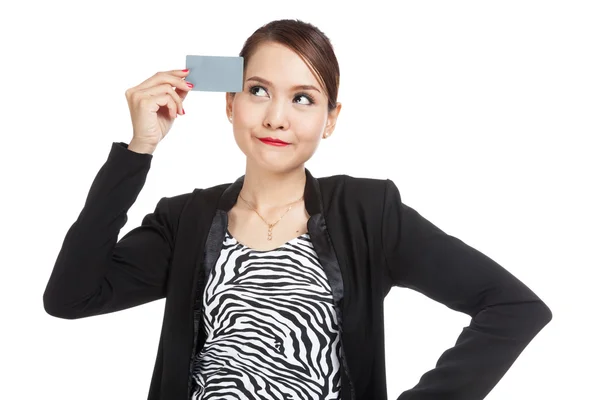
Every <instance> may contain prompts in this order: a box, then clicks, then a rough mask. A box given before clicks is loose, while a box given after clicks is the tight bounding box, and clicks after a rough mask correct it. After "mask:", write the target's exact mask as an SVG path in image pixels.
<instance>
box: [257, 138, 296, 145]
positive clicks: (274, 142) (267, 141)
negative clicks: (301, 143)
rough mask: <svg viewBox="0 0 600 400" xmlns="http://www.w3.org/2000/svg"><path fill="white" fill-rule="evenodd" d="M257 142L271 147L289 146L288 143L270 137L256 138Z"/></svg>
mask: <svg viewBox="0 0 600 400" xmlns="http://www.w3.org/2000/svg"><path fill="white" fill-rule="evenodd" d="M258 140H260V141H261V142H263V143H265V144H270V145H271V146H287V145H289V143H288V142H284V141H283V140H279V139H275V138H272V137H266V138H258Z"/></svg>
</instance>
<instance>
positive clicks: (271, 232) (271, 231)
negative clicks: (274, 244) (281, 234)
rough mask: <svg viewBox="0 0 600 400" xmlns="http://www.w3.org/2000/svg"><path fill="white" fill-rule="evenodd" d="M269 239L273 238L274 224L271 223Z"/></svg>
mask: <svg viewBox="0 0 600 400" xmlns="http://www.w3.org/2000/svg"><path fill="white" fill-rule="evenodd" d="M267 240H273V224H269V234H268V236H267Z"/></svg>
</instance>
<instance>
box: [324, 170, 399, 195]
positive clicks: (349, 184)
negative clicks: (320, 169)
mask: <svg viewBox="0 0 600 400" xmlns="http://www.w3.org/2000/svg"><path fill="white" fill-rule="evenodd" d="M317 180H318V181H319V186H321V187H323V188H325V189H329V188H342V187H343V188H344V190H346V191H352V192H357V193H358V192H363V191H369V190H375V191H380V190H385V187H386V183H387V181H388V179H381V178H366V177H359V176H352V175H347V174H339V175H331V176H324V177H319V178H317Z"/></svg>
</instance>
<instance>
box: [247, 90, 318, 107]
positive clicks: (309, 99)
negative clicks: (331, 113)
mask: <svg viewBox="0 0 600 400" xmlns="http://www.w3.org/2000/svg"><path fill="white" fill-rule="evenodd" d="M255 88H261V89H264V91H265V92H266V91H267V89H266V88H265V87H263V86H260V85H254V86H250V89H249V91H250V92H251V93H252V90H253V89H255ZM299 96H304V97H306V98H307V99H308V101H309V103H310V104H308V105H312V104H314V103H315V99H314V98H313V97H312V96H311V95H309V94H307V93H303V92H300V93H297V94H296V96H295V97H299ZM303 105H307V104H303Z"/></svg>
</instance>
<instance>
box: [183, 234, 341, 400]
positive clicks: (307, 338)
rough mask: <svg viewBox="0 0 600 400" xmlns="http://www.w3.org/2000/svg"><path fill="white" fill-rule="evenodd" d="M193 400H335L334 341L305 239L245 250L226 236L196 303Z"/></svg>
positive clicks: (322, 278) (318, 270) (321, 279)
mask: <svg viewBox="0 0 600 400" xmlns="http://www.w3.org/2000/svg"><path fill="white" fill-rule="evenodd" d="M202 308H203V310H202V311H203V318H204V332H205V333H206V342H205V344H204V346H203V348H202V350H201V351H200V352H199V353H198V355H197V356H196V358H195V360H194V366H193V381H194V389H193V392H192V400H200V399H202V400H209V399H210V400H217V399H218V400H224V399H232V400H233V399H235V400H239V399H269V400H270V399H281V400H292V399H294V400H296V399H302V400H304V399H319V400H338V399H339V394H340V390H341V388H340V378H341V376H340V374H341V370H340V365H339V357H340V337H339V331H338V325H337V319H336V316H335V310H334V307H333V301H332V293H331V288H330V286H329V283H328V280H327V277H326V275H325V272H324V271H323V269H322V267H321V265H320V263H319V261H318V257H317V254H316V252H315V251H314V249H313V247H312V244H311V241H310V235H309V234H308V233H305V234H303V235H300V236H298V237H296V238H294V239H292V240H290V241H289V242H287V243H285V244H284V245H282V246H280V247H278V248H277V249H274V250H269V251H259V250H254V249H251V248H249V247H247V246H245V245H244V244H242V243H240V242H238V241H237V239H235V238H234V237H233V236H232V235H231V233H230V232H229V230H227V232H226V235H225V239H224V243H223V248H222V250H221V253H220V256H219V259H218V260H217V262H216V264H215V267H214V269H213V270H212V271H211V272H210V275H209V277H208V278H207V282H206V288H205V290H204V294H203V299H202Z"/></svg>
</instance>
